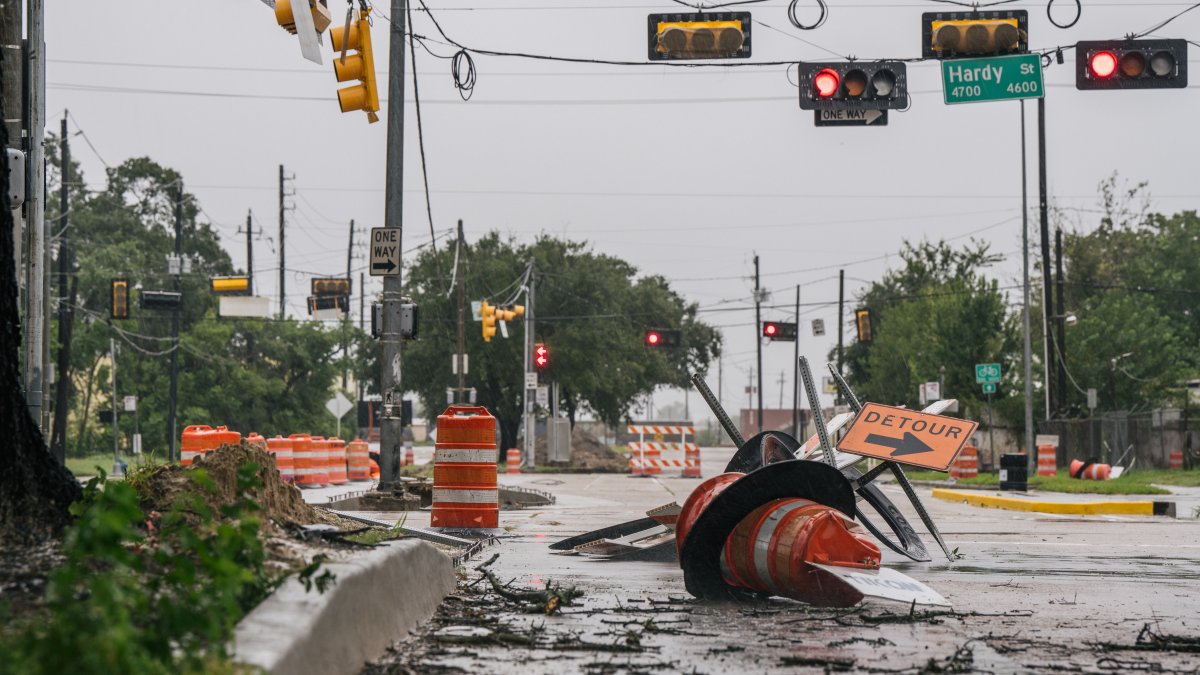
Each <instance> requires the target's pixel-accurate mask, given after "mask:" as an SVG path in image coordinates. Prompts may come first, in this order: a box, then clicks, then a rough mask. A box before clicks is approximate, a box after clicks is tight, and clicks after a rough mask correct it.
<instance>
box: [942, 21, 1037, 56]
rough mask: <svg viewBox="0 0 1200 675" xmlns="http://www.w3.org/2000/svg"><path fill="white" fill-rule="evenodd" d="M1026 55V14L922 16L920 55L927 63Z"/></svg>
mask: <svg viewBox="0 0 1200 675" xmlns="http://www.w3.org/2000/svg"><path fill="white" fill-rule="evenodd" d="M1028 51H1029V12H1026V11H1025V10H1023V9H1014V10H1003V11H988V12H979V11H970V12H925V13H924V14H922V15H921V55H922V56H923V57H925V58H927V59H954V58H959V57H964V56H999V55H1001V54H1023V53H1025V52H1028Z"/></svg>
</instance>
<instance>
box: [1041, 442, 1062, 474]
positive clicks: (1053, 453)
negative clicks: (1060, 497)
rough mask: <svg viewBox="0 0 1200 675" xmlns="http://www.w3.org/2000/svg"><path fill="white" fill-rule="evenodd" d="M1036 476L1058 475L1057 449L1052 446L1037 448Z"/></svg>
mask: <svg viewBox="0 0 1200 675" xmlns="http://www.w3.org/2000/svg"><path fill="white" fill-rule="evenodd" d="M1037 458H1038V468H1037V475H1039V476H1053V475H1055V474H1057V473H1058V448H1057V447H1055V446H1053V445H1039V446H1038V454H1037Z"/></svg>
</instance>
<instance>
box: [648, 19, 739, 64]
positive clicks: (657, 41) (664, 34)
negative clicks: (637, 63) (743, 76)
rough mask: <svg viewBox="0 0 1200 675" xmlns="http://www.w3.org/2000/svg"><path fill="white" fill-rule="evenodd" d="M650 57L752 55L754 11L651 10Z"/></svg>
mask: <svg viewBox="0 0 1200 675" xmlns="http://www.w3.org/2000/svg"><path fill="white" fill-rule="evenodd" d="M648 24H649V35H650V60H651V61H674V60H682V59H732V58H737V59H745V58H749V57H750V12H707V13H695V12H693V13H688V14H681V13H678V12H673V13H670V14H651V15H650V17H649V21H648Z"/></svg>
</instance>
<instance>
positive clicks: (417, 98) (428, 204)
mask: <svg viewBox="0 0 1200 675" xmlns="http://www.w3.org/2000/svg"><path fill="white" fill-rule="evenodd" d="M406 8H407V12H406V13H407V15H408V26H409V39H408V47H409V51H410V53H411V54H412V78H413V103H414V105H415V106H416V109H417V145H418V147H419V148H420V151H421V179H422V184H423V185H424V187H425V214H426V216H428V218H429V243H430V245H432V246H433V261H434V266H435V268H436V267H438V266H440V265H441V263H440V262H439V261H438V257H437V235H436V234H435V233H434V231H433V203H432V200H431V199H430V198H429V169H428V167H427V165H426V162H425V126H424V124H422V122H421V89H420V87H419V86H418V80H417V46H416V43H415V42H414V41H413V39H412V6H411V5H406ZM439 274H440V272H439Z"/></svg>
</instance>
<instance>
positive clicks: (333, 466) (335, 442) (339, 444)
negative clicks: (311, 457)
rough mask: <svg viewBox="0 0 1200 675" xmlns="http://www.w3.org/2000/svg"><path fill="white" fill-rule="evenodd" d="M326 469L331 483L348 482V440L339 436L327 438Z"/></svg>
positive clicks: (342, 483)
mask: <svg viewBox="0 0 1200 675" xmlns="http://www.w3.org/2000/svg"><path fill="white" fill-rule="evenodd" d="M325 470H326V471H328V472H329V484H330V485H345V484H346V482H347V480H348V479H347V478H346V442H345V441H343V440H342V439H340V438H338V437H337V436H334V437H333V438H327V439H325Z"/></svg>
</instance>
